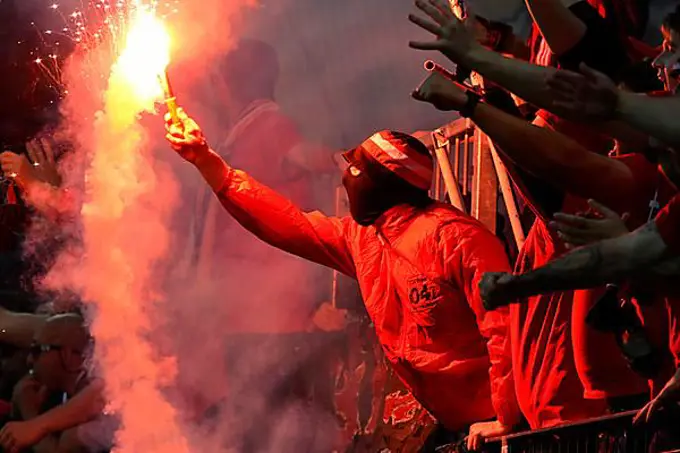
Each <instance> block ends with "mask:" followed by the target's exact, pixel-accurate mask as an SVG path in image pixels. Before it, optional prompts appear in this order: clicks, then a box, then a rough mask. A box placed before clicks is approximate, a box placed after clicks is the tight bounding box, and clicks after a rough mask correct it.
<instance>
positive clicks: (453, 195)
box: [432, 129, 466, 212]
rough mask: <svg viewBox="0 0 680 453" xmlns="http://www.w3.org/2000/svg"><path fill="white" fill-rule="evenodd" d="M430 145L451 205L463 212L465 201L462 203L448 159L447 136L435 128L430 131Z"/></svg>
mask: <svg viewBox="0 0 680 453" xmlns="http://www.w3.org/2000/svg"><path fill="white" fill-rule="evenodd" d="M432 145H433V149H434V155H435V158H436V159H437V166H438V167H439V171H440V172H441V175H442V178H443V179H444V186H445V187H446V192H447V193H448V195H449V200H451V204H452V205H454V206H455V207H456V208H458V209H460V210H461V211H463V212H465V211H466V210H465V203H463V197H462V195H461V193H460V187H459V186H458V182H457V181H456V178H455V176H454V175H453V170H452V169H451V161H450V160H449V152H448V151H449V149H450V141H449V137H447V136H446V134H445V133H444V132H443V131H442V130H441V129H437V130H435V131H434V132H432Z"/></svg>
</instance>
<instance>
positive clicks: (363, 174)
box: [342, 148, 427, 226]
mask: <svg viewBox="0 0 680 453" xmlns="http://www.w3.org/2000/svg"><path fill="white" fill-rule="evenodd" d="M347 159H348V160H349V162H350V166H349V167H348V168H347V169H346V170H345V173H344V174H343V177H342V184H343V186H344V187H345V190H346V191H347V198H348V200H349V210H350V213H351V215H352V218H353V219H354V221H355V222H357V223H358V224H359V225H362V226H369V225H372V224H373V223H375V221H376V220H378V218H379V217H380V216H381V215H382V214H384V213H385V211H387V210H388V209H390V208H392V207H394V206H397V205H400V204H404V203H409V202H410V201H411V200H413V199H416V198H422V197H425V198H426V197H427V192H424V193H421V191H419V190H418V189H416V188H412V187H410V186H409V184H407V183H405V182H402V181H401V180H400V179H399V178H398V177H396V176H395V175H393V174H391V172H390V171H389V170H387V169H384V168H382V166H381V165H380V164H379V163H377V162H374V161H373V160H372V159H371V158H370V157H367V156H366V155H364V153H363V152H362V150H361V148H356V149H354V150H352V151H350V152H349V153H347Z"/></svg>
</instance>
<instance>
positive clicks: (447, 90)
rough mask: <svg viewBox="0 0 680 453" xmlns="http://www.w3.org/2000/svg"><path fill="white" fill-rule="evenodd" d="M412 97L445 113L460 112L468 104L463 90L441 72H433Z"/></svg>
mask: <svg viewBox="0 0 680 453" xmlns="http://www.w3.org/2000/svg"><path fill="white" fill-rule="evenodd" d="M411 96H412V97H413V99H415V100H417V101H421V102H428V103H430V104H432V105H433V106H435V107H436V108H437V109H439V110H443V111H451V110H460V109H461V108H463V106H465V104H466V103H467V96H466V95H465V91H464V90H463V88H461V87H460V86H458V85H456V84H455V83H453V82H452V81H451V80H449V79H448V78H446V77H445V76H444V75H442V74H440V73H439V72H432V73H431V74H430V75H429V76H428V77H427V78H426V79H425V80H424V81H423V83H421V84H420V86H419V87H418V88H417V89H416V90H415V91H414V92H413V93H412V94H411Z"/></svg>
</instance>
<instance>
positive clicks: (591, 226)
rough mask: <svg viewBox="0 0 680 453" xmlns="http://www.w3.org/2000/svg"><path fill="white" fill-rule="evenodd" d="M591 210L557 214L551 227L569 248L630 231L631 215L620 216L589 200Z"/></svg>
mask: <svg viewBox="0 0 680 453" xmlns="http://www.w3.org/2000/svg"><path fill="white" fill-rule="evenodd" d="M588 205H589V206H590V208H591V210H592V211H591V212H589V213H587V214H584V215H571V214H564V213H561V212H560V213H557V214H555V216H554V218H555V220H554V221H553V222H551V223H550V227H551V228H552V229H553V230H555V231H556V232H557V235H558V236H559V237H560V239H562V240H563V241H564V242H565V244H566V245H567V248H574V247H580V246H582V245H588V244H591V243H593V242H597V241H602V240H604V239H612V238H615V237H619V236H623V235H625V234H627V233H629V230H628V227H626V220H628V217H629V215H628V214H624V215H623V216H619V215H618V214H617V213H616V212H614V211H612V210H611V209H609V208H607V207H606V206H604V205H602V204H600V203H598V202H596V201H595V200H589V201H588Z"/></svg>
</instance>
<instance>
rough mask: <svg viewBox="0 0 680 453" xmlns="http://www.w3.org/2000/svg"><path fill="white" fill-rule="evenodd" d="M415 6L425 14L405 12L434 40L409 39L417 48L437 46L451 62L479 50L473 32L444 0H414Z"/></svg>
mask: <svg viewBox="0 0 680 453" xmlns="http://www.w3.org/2000/svg"><path fill="white" fill-rule="evenodd" d="M416 6H417V7H418V9H420V10H421V11H422V12H423V13H425V15H426V16H427V18H422V17H420V16H417V15H415V14H409V16H408V18H409V20H410V21H411V22H413V23H414V24H416V25H417V26H419V27H420V28H422V29H424V30H427V31H429V32H430V33H432V34H433V35H435V37H436V40H434V41H411V42H409V46H410V47H412V48H413V49H418V50H438V51H440V52H441V53H443V54H444V55H446V57H448V58H449V59H450V60H452V61H453V62H454V63H457V64H465V62H466V60H467V59H468V57H469V56H470V55H471V54H472V52H473V51H475V50H483V47H482V46H481V44H480V43H479V42H478V41H477V40H476V39H475V35H474V33H473V31H472V30H470V29H469V28H468V27H467V25H466V24H465V23H463V22H462V21H461V20H460V19H458V18H457V17H456V15H455V14H454V12H453V11H452V10H451V7H450V5H449V3H448V2H447V1H445V0H416Z"/></svg>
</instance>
